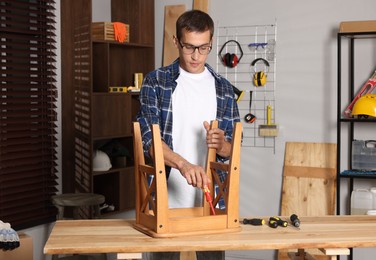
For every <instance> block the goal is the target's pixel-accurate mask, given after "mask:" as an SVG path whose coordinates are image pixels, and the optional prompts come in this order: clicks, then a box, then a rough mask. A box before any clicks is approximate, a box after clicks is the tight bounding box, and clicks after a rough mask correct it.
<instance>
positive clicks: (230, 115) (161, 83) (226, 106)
mask: <svg viewBox="0 0 376 260" xmlns="http://www.w3.org/2000/svg"><path fill="white" fill-rule="evenodd" d="M205 66H206V67H207V69H208V70H209V71H210V73H211V74H212V75H213V77H214V79H215V89H216V95H217V116H216V119H217V120H218V127H219V128H220V129H222V130H223V131H224V132H225V138H226V140H227V141H229V142H231V140H232V132H233V128H234V123H235V122H239V121H240V119H239V111H238V106H237V104H236V100H235V98H234V91H233V88H232V85H231V84H230V82H228V80H226V79H225V78H224V77H222V76H220V75H219V74H217V73H216V72H214V70H213V68H211V67H210V66H209V65H208V64H205ZM178 77H179V59H177V60H175V61H174V62H173V63H172V64H171V65H169V66H166V67H162V68H160V69H157V70H155V71H152V72H150V73H149V74H148V75H146V76H145V78H144V81H143V85H142V87H141V92H140V103H141V108H140V111H139V113H138V115H137V121H138V122H139V123H140V126H141V133H142V142H143V148H144V153H145V155H147V156H149V149H150V147H151V144H152V134H151V125H152V124H158V125H159V127H160V131H161V138H162V140H163V141H164V142H165V143H166V144H167V145H168V146H169V147H170V148H171V150H174V149H173V145H172V120H173V115H172V93H173V92H174V90H175V88H176V86H177V82H176V79H177V78H178ZM220 159H225V158H220ZM169 170H170V169H167V172H166V174H168V173H169Z"/></svg>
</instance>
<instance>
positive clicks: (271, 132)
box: [259, 105, 278, 136]
mask: <svg viewBox="0 0 376 260" xmlns="http://www.w3.org/2000/svg"><path fill="white" fill-rule="evenodd" d="M271 118H272V106H271V105H267V106H266V125H260V126H259V135H260V136H277V135H278V127H277V125H276V124H272V123H271Z"/></svg>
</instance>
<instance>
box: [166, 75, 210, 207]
mask: <svg viewBox="0 0 376 260" xmlns="http://www.w3.org/2000/svg"><path fill="white" fill-rule="evenodd" d="M176 81H177V87H176V89H175V91H174V93H173V94H172V115H173V120H172V122H173V123H172V140H173V142H172V143H173V147H174V152H176V153H178V154H180V155H181V156H182V157H183V158H185V159H186V160H188V161H189V162H190V163H192V164H197V165H201V166H203V167H204V168H205V162H206V154H207V145H206V130H205V128H204V125H203V123H204V121H207V122H209V123H210V121H211V120H214V119H215V118H216V114H217V99H216V91H215V82H214V78H213V76H212V75H211V74H210V72H209V71H208V70H207V69H206V68H205V70H204V72H202V73H199V74H192V73H189V72H187V71H184V70H183V69H182V68H180V75H179V77H178V79H177V80H176ZM167 185H168V203H169V207H170V208H187V207H197V206H201V204H202V194H203V192H202V190H201V189H198V188H195V187H193V186H191V185H189V184H188V183H187V181H186V179H185V178H184V177H183V176H182V175H181V173H180V171H178V170H177V169H174V168H172V169H171V173H170V177H169V179H168V184H167Z"/></svg>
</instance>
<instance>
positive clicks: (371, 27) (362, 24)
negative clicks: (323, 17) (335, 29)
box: [339, 20, 376, 33]
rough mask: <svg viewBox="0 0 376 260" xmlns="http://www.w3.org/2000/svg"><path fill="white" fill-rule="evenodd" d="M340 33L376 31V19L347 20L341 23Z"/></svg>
mask: <svg viewBox="0 0 376 260" xmlns="http://www.w3.org/2000/svg"><path fill="white" fill-rule="evenodd" d="M339 32H340V33H352V32H355V33H356V32H376V20H371V21H346V22H341V23H340V25H339Z"/></svg>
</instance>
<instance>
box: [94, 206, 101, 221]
mask: <svg viewBox="0 0 376 260" xmlns="http://www.w3.org/2000/svg"><path fill="white" fill-rule="evenodd" d="M100 217H101V211H100V208H99V205H95V206H94V218H100Z"/></svg>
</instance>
